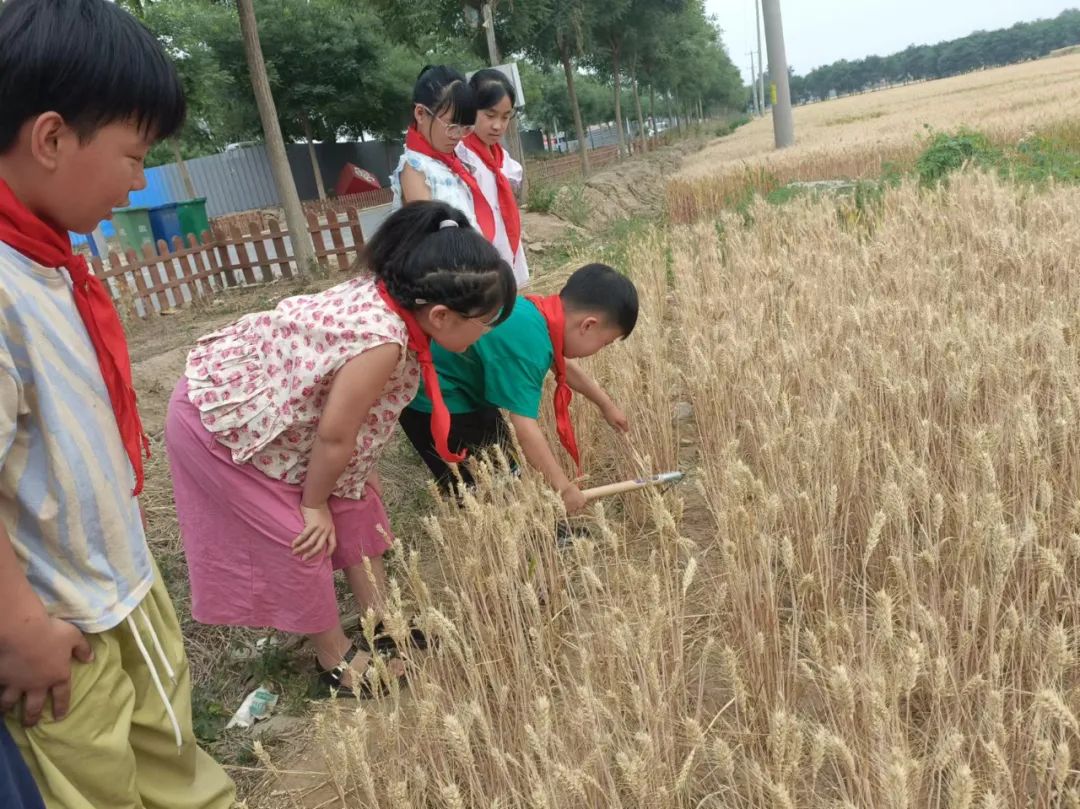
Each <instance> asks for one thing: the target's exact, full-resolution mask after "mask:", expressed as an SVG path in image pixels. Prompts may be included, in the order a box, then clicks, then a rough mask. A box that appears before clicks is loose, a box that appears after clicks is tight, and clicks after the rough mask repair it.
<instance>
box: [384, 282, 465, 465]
mask: <svg viewBox="0 0 1080 809" xmlns="http://www.w3.org/2000/svg"><path fill="white" fill-rule="evenodd" d="M376 289H378V290H379V295H380V296H381V297H382V299H383V301H385V303H386V305H387V306H388V307H389V308H390V311H391V312H393V313H394V314H395V315H397V316H398V317H400V318H401V319H402V320H404V321H405V328H406V329H408V332H409V346H408V348H409V350H410V351H415V352H416V359H417V361H418V362H419V363H420V374H421V376H422V377H423V379H424V392H425V393H427V397H428V398H429V399H431V437H432V438H434V439H435V451H436V452H438V453H439V457H441V458H442V459H443V460H444V461H446V462H447V463H461V462H462V461H464V460H465V453H464V452H462V453H461V454H460V455H459V454H457V453H454V452H451V451H450V446H449V443H448V442H449V440H450V411H449V410H447V409H446V403H445V402H443V397H442V390H441V389H440V388H439V374H438V373H437V372H436V371H435V361H434V360H433V359H432V358H431V338H430V337H428V336H427V334H426V333H425V332H424V330H423V329H422V328H420V321H418V320H417V319H416V315H414V314H413V313H412V312H410V311H409V310H408V309H406V308H405V307H404V306H402V305H401V304H400V303H398V302H397V301H396V300H394V298H393V296H392V295H391V294H390V293H389V292H387V291H386V284H384V283H383V282H382V281H379V282H378V284H376Z"/></svg>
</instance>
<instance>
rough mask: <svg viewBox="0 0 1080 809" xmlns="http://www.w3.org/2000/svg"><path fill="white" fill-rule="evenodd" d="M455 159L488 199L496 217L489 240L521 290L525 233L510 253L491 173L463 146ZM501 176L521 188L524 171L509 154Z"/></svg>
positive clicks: (524, 282) (525, 278)
mask: <svg viewBox="0 0 1080 809" xmlns="http://www.w3.org/2000/svg"><path fill="white" fill-rule="evenodd" d="M457 156H458V157H459V158H460V159H461V162H462V163H464V164H465V165H466V166H467V167H468V168H469V171H471V172H472V173H473V176H474V177H476V182H477V184H478V185H479V186H480V190H481V191H482V192H483V194H484V198H485V199H487V201H488V204H489V205H490V206H491V210H492V212H493V213H494V214H495V238H494V239H492V244H494V245H495V249H497V250H498V251H499V255H501V256H502V257H503V258H504V259H506V262H507V263H508V264H509V265H510V266H511V267H512V268H513V269H514V278H515V279H516V280H517V285H518V289H524V288H525V287H526V286H528V284H529V266H528V264H527V263H526V261H525V239H524V234H522V239H521V241H520V242H519V244H518V248H517V251H516V252H512V251H511V250H510V237H509V236H508V235H507V233H506V224H505V223H504V222H503V217H502V211H501V210H500V209H499V186H498V184H497V183H496V181H495V174H494V172H492V171H491V169H489V168H488V167H487V166H486V165H484V161H483V160H482V159H481V158H480V156H479V155H478V154H476V152H474V151H473V150H472V149H470V148H469V147H468V146H466V145H465V144H464V143H459V144H458V145H457ZM502 173H503V175H504V176H505V177H506V179H508V180H509V181H510V185H512V186H513V187H514V188H515V189H517V188H520V187H521V181H522V180H523V179H524V177H525V171H524V169H522V167H521V164H520V163H518V162H517V161H516V160H514V158H512V157H510V155H509V154H507V155H506V157H505V159H504V160H503V164H502Z"/></svg>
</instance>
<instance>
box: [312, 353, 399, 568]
mask: <svg viewBox="0 0 1080 809" xmlns="http://www.w3.org/2000/svg"><path fill="white" fill-rule="evenodd" d="M400 356H401V347H400V346H397V345H394V344H393V343H386V344H384V345H381V346H378V347H376V348H372V349H370V350H368V351H365V352H364V353H363V354H361V355H360V356H359V357H354V358H353V359H351V360H349V361H348V362H347V363H345V367H343V368H342V369H341V370H340V371H338V373H337V376H336V377H334V382H333V384H332V385H331V386H330V395H329V396H328V397H327V399H326V406H325V407H324V408H323V412H322V416H321V417H320V418H319V428H318V431H317V432H316V434H315V443H314V444H313V445H312V447H311V457H310V458H309V459H308V469H307V477H306V478H305V479H304V490H303V495H302V497H301V498H300V514H301V515H302V516H303V518H304V530H303V532H301V533H300V534H299V535H298V536H297V537H296V539H294V540H293V544H292V551H293V554H294V555H296V556H299V557H300V558H301V559H303V560H304V561H307V560H308V559H312V558H314V557H316V556H318V555H319V554H321V553H322V552H323V551H326V553H327V555H329V554H332V553H333V552H334V550H335V549H336V548H337V535H336V533H335V531H334V519H333V517H332V515H331V514H330V507H329V506H328V505H327V500H329V499H330V495H331V494H332V493H333V491H334V488H335V487H336V486H337V482H338V479H339V478H340V477H341V473H342V472H344V471H345V467H346V466H348V465H349V459H350V458H352V455H353V453H354V452H355V451H356V436H357V434H359V432H360V427H361V426H362V425H363V424H364V421H365V420H366V419H367V417H368V413H369V412H370V411H371V406H372V405H373V404H375V400H376V399H378V398H379V395H380V394H381V393H382V390H383V388H384V387H385V386H386V383H387V381H388V380H389V379H390V376H391V375H392V374H393V373H394V368H395V367H396V366H397V363H398V359H399V358H400Z"/></svg>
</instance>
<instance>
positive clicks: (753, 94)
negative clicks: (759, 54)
mask: <svg viewBox="0 0 1080 809" xmlns="http://www.w3.org/2000/svg"><path fill="white" fill-rule="evenodd" d="M748 55H749V57H750V102H751V104H752V106H753V107H754V115H763V114H764V110H762V109H761V101H760V99H759V98H758V74H757V70H755V69H754V52H753V51H750V53H749V54H748Z"/></svg>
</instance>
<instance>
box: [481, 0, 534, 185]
mask: <svg viewBox="0 0 1080 809" xmlns="http://www.w3.org/2000/svg"><path fill="white" fill-rule="evenodd" d="M491 5H492V4H491V0H485V2H484V3H483V4H482V6H481V8H480V19H481V24H482V25H483V26H484V34H485V35H486V36H487V48H488V61H489V62H491V66H492V67H495V66H496V65H498V64H500V63H501V62H502V59H501V57H500V56H499V44H498V42H496V41H495V15H494V14H493V13H492V9H491ZM518 100H519V101H520V99H518ZM506 150H507V151H508V152H510V156H511V157H512V158H514V160H516V161H517V162H518V163H520V164H521V169H522V172H523V173H524V171H525V150H524V148H522V145H521V130H520V129H519V128H518V119H517V116H514V119H513V120H512V121H511V122H510V126H509V127H507V130H506ZM527 188H528V178H527V177H522V184H521V191H522V194H524V193H525V189H527Z"/></svg>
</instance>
